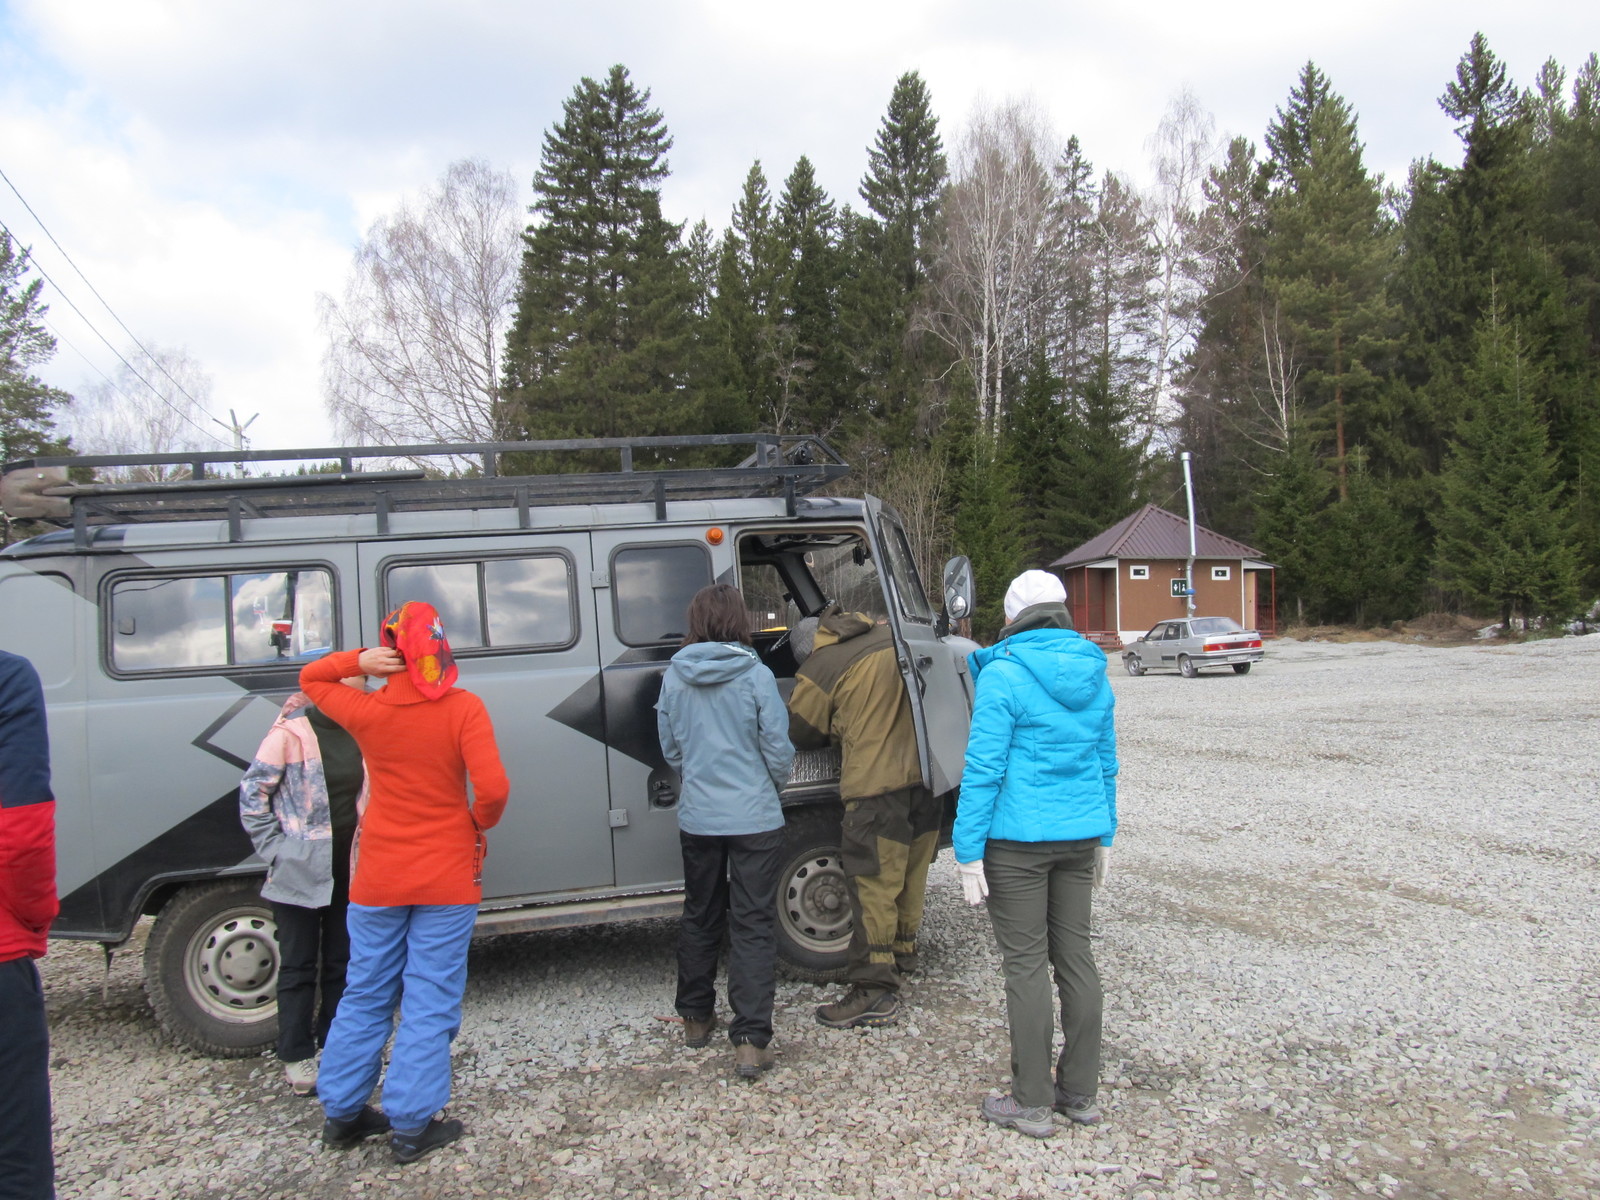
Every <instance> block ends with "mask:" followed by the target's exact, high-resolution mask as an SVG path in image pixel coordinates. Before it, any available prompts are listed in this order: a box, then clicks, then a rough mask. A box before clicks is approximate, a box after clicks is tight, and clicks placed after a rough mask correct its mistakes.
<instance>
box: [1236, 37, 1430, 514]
mask: <svg viewBox="0 0 1600 1200" xmlns="http://www.w3.org/2000/svg"><path fill="white" fill-rule="evenodd" d="M1267 144H1268V145H1269V146H1271V147H1272V148H1273V155H1274V157H1273V161H1272V172H1271V174H1272V178H1273V180H1274V181H1275V188H1274V191H1273V192H1272V194H1271V197H1270V199H1269V201H1268V223H1269V230H1270V232H1269V237H1268V241H1267V246H1266V271H1267V292H1268V298H1269V302H1270V303H1272V304H1273V305H1274V306H1275V308H1276V309H1277V310H1278V312H1280V313H1281V314H1282V316H1283V318H1284V320H1285V323H1286V326H1287V330H1288V333H1289V336H1290V338H1291V345H1292V350H1291V353H1292V354H1293V356H1294V358H1295V360H1296V365H1297V367H1298V375H1299V389H1300V397H1301V399H1302V403H1303V405H1304V412H1305V414H1306V416H1307V418H1308V420H1309V422H1310V424H1309V430H1310V431H1311V432H1312V433H1313V435H1314V436H1315V437H1316V438H1317V441H1318V447H1317V448H1318V449H1319V451H1321V452H1322V453H1323V454H1324V455H1325V456H1326V457H1327V458H1328V459H1329V461H1330V462H1331V465H1332V467H1333V471H1334V475H1335V478H1336V479H1337V480H1338V486H1339V492H1340V495H1341V497H1343V496H1344V495H1345V494H1346V491H1347V488H1346V475H1347V456H1348V455H1349V452H1350V449H1351V448H1352V447H1353V446H1355V445H1358V444H1361V443H1362V442H1364V441H1365V439H1366V431H1367V428H1368V426H1369V425H1370V424H1371V423H1372V419H1371V414H1370V411H1369V406H1370V403H1371V402H1372V400H1373V399H1374V397H1375V396H1376V393H1377V391H1378V387H1379V385H1380V383H1381V382H1382V379H1383V375H1384V373H1386V372H1387V370H1388V366H1389V363H1388V360H1389V358H1390V357H1391V356H1392V354H1393V351H1394V346H1395V332H1396V326H1397V321H1398V316H1397V313H1396V312H1395V310H1394V308H1393V306H1392V305H1391V303H1390V301H1389V299H1388V295H1387V292H1386V283H1387V273H1388V271H1389V268H1390V264H1391V263H1392V261H1393V257H1394V241H1393V237H1392V236H1391V233H1390V230H1389V228H1388V223H1387V221H1386V219H1385V217H1384V213H1383V204H1382V194H1381V192H1380V190H1379V187H1378V184H1377V182H1376V181H1375V180H1373V179H1372V178H1370V177H1369V176H1368V175H1367V171H1366V167H1365V166H1364V165H1363V163H1362V160H1361V144H1360V142H1359V141H1358V140H1357V138H1356V122H1355V117H1354V115H1353V114H1352V113H1351V112H1350V108H1349V105H1347V104H1346V103H1345V102H1344V100H1343V99H1342V98H1341V97H1339V96H1338V95H1336V94H1335V93H1334V92H1333V91H1332V89H1331V88H1330V86H1329V84H1328V81H1327V79H1326V77H1324V76H1323V75H1322V74H1321V72H1319V71H1318V70H1317V68H1316V66H1315V65H1314V64H1312V63H1307V64H1306V66H1305V67H1304V69H1303V70H1302V72H1301V76H1300V83H1299V86H1298V87H1297V89H1296V91H1295V93H1294V94H1293V96H1291V101H1290V106H1289V111H1288V112H1287V113H1285V111H1284V110H1281V109H1280V110H1279V123H1278V124H1276V125H1274V126H1273V127H1272V128H1271V129H1269V130H1268V131H1267Z"/></svg>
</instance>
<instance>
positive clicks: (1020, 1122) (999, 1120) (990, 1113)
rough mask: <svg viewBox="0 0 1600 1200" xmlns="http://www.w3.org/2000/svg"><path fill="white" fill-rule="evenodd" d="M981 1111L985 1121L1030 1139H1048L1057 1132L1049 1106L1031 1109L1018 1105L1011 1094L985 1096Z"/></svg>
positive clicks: (1042, 1105) (1044, 1105)
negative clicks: (1022, 1134) (1025, 1135)
mask: <svg viewBox="0 0 1600 1200" xmlns="http://www.w3.org/2000/svg"><path fill="white" fill-rule="evenodd" d="M981 1111H982V1113H983V1116H984V1119H985V1120H988V1121H993V1122H994V1123H995V1124H996V1125H1000V1126H1003V1127H1004V1128H1006V1129H1015V1130H1016V1131H1017V1132H1018V1133H1025V1134H1027V1135H1028V1136H1029V1137H1036V1138H1047V1137H1049V1136H1050V1135H1051V1134H1052V1133H1054V1132H1055V1131H1056V1126H1055V1122H1054V1121H1052V1120H1051V1119H1050V1106H1049V1105H1048V1104H1041V1105H1039V1106H1038V1107H1036V1108H1029V1107H1027V1106H1026V1105H1023V1104H1018V1103H1017V1101H1016V1098H1015V1097H1014V1096H1011V1095H1009V1094H1007V1095H1004V1096H985V1097H984V1100H983V1106H982V1109H981Z"/></svg>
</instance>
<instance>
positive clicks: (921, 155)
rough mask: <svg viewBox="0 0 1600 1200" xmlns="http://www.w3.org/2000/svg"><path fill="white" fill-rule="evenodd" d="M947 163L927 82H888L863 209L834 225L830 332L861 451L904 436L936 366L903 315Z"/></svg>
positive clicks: (924, 340)
mask: <svg viewBox="0 0 1600 1200" xmlns="http://www.w3.org/2000/svg"><path fill="white" fill-rule="evenodd" d="M946 177H947V166H946V162H945V155H944V145H943V142H942V141H941V139H940V137H939V122H938V118H936V117H935V116H934V115H933V109H932V101H931V98H930V97H929V94H928V87H927V84H926V83H924V82H923V79H922V77H921V76H920V75H918V74H917V73H916V72H915V71H910V72H907V73H906V74H904V75H902V76H901V77H900V78H899V80H897V81H896V83H895V86H894V91H893V93H892V94H891V96H890V97H889V107H888V111H887V112H885V114H884V116H883V120H882V122H881V123H880V125H879V127H878V132H877V134H876V136H875V137H874V139H873V143H872V145H871V146H870V147H869V148H868V150H867V172H866V174H865V175H864V176H863V177H862V180H861V188H860V194H861V199H862V202H863V203H864V204H865V205H866V212H865V213H863V214H861V216H860V217H859V218H858V219H856V220H854V221H846V222H843V223H842V226H843V227H842V228H841V230H840V234H841V236H840V254H841V278H840V294H839V310H840V321H839V335H840V339H841V345H842V347H843V348H844V350H845V352H846V353H847V354H848V356H849V360H850V364H851V368H852V370H851V372H850V382H851V383H852V384H853V392H854V395H853V397H852V398H851V399H850V402H849V409H850V412H849V416H850V418H851V429H850V440H851V441H852V442H853V443H855V444H857V445H858V446H860V448H861V449H862V450H863V451H865V452H867V453H874V452H882V451H883V450H885V449H887V448H891V447H896V446H901V445H907V444H909V443H910V442H911V441H912V440H913V438H914V437H915V436H916V429H915V426H916V424H917V420H918V417H919V414H920V412H921V410H922V408H923V407H924V403H925V401H926V399H927V395H926V385H925V381H926V380H927V379H929V378H931V377H933V376H936V375H939V374H941V373H942V366H941V365H936V364H935V363H934V361H933V360H934V359H935V358H937V357H938V356H939V349H938V346H937V343H936V342H935V340H934V339H932V338H930V337H929V336H928V335H926V334H919V333H916V332H915V331H914V329H913V324H912V316H913V313H914V312H915V310H916V308H917V305H918V304H919V303H920V301H921V297H922V294H923V290H924V288H925V286H926V284H927V280H928V273H929V271H930V270H931V269H932V266H933V261H934V258H935V257H936V254H937V223H938V215H939V202H940V199H941V197H942V195H943V192H944V185H945V180H946Z"/></svg>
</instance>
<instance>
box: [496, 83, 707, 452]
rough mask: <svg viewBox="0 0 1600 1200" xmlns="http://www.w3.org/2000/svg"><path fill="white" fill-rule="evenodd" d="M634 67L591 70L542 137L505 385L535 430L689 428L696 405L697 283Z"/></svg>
mask: <svg viewBox="0 0 1600 1200" xmlns="http://www.w3.org/2000/svg"><path fill="white" fill-rule="evenodd" d="M649 101H650V93H649V92H648V91H647V90H641V89H639V88H637V87H635V86H634V84H633V82H632V80H631V79H630V78H629V76H628V72H627V69H626V68H624V67H622V66H621V65H618V66H614V67H612V68H611V71H610V73H609V74H608V75H607V76H606V78H605V79H604V80H603V81H601V82H596V81H595V80H593V79H590V78H587V77H585V78H584V79H583V80H581V81H580V82H579V84H578V86H577V87H576V88H574V89H573V94H572V95H571V96H570V97H569V98H568V99H567V100H566V101H565V102H564V104H563V106H562V118H561V120H560V121H559V122H558V123H557V124H556V125H555V126H554V127H553V128H552V129H551V130H550V131H549V132H548V133H547V134H546V135H545V139H544V147H543V151H542V153H541V156H540V165H539V170H538V173H537V174H536V175H535V176H534V181H533V186H534V193H535V200H534V203H533V206H532V209H531V211H532V212H533V213H534V214H535V216H536V217H537V218H538V220H537V221H536V223H535V224H533V225H530V226H529V227H528V231H527V234H526V243H527V248H526V251H525V252H524V255H523V265H522V281H521V286H520V288H519V292H518V297H517V312H516V318H515V320H514V322H513V325H512V328H511V332H510V334H509V335H508V338H507V345H506V383H507V390H508V394H509V395H510V396H511V398H512V399H513V401H514V402H515V403H516V404H518V405H519V406H520V408H521V411H522V416H523V421H524V424H525V427H526V429H527V431H528V433H529V434H530V435H532V436H535V437H617V436H624V435H627V436H635V435H644V434H666V433H674V432H683V431H687V430H690V429H693V428H694V427H695V424H696V422H697V420H698V415H699V414H698V411H697V408H698V405H697V403H696V400H695V398H694V397H693V396H692V394H691V393H690V391H689V389H688V387H687V386H686V384H687V376H688V372H689V368H690V364H691V352H692V349H693V346H692V334H693V324H692V315H693V305H694V295H695V293H694V285H693V283H692V281H691V279H690V275H689V269H688V264H687V263H686V261H685V255H684V254H683V251H682V249H681V248H680V245H679V239H680V234H681V229H680V227H679V226H677V225H674V224H672V223H670V222H668V221H667V220H665V219H664V218H663V217H662V215H661V193H660V184H661V181H662V180H663V179H664V178H665V177H666V176H667V174H668V166H667V159H666V154H667V151H668V150H669V149H670V148H671V146H672V139H671V138H670V137H669V136H668V134H667V129H666V125H665V123H664V122H663V120H662V117H661V113H660V112H659V111H658V110H656V109H652V108H650V107H649Z"/></svg>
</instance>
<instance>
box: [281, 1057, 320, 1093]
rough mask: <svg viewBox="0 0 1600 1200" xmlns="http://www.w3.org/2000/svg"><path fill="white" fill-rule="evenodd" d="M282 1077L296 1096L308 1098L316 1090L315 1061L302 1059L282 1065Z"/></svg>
mask: <svg viewBox="0 0 1600 1200" xmlns="http://www.w3.org/2000/svg"><path fill="white" fill-rule="evenodd" d="M283 1077H284V1078H285V1079H287V1080H288V1081H289V1087H290V1088H291V1089H292V1090H293V1092H294V1094H295V1095H296V1096H310V1095H312V1094H313V1093H315V1092H316V1090H317V1060H316V1059H315V1058H302V1059H300V1060H299V1061H298V1062H291V1063H284V1064H283Z"/></svg>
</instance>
